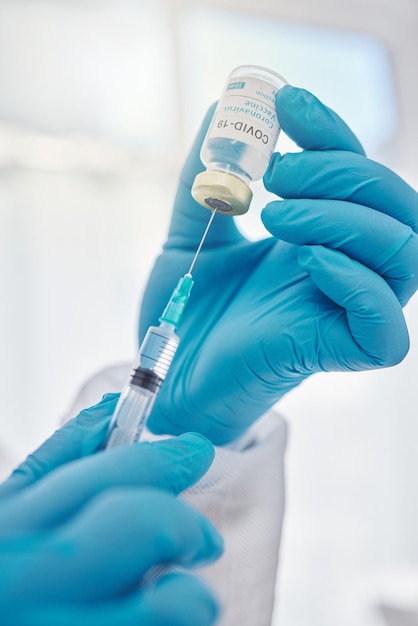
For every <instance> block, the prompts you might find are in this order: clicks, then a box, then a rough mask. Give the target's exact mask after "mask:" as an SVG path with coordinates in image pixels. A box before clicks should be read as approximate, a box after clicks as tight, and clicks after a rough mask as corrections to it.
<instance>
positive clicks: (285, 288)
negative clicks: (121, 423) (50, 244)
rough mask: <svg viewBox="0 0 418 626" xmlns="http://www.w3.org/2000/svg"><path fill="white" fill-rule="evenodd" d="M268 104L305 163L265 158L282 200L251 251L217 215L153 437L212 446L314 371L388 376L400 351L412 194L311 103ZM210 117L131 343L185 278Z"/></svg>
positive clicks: (202, 213)
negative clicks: (182, 436)
mask: <svg viewBox="0 0 418 626" xmlns="http://www.w3.org/2000/svg"><path fill="white" fill-rule="evenodd" d="M359 97H360V96H359ZM276 104H277V112H278V117H279V120H280V122H281V124H282V127H283V130H284V131H285V132H286V133H287V134H288V135H289V136H290V137H292V138H293V139H294V140H295V141H296V142H297V143H298V144H299V145H300V146H301V147H302V148H304V149H305V151H304V152H301V153H295V154H286V155H285V156H283V157H282V156H280V155H279V154H276V155H274V157H273V159H272V161H271V165H270V167H269V169H268V171H267V173H266V175H265V177H264V183H265V186H266V187H267V189H269V190H270V191H273V192H275V193H276V194H277V195H278V196H280V197H282V198H286V200H284V201H282V202H281V201H277V202H272V203H271V204H269V205H268V206H267V207H266V208H265V209H264V211H263V213H262V220H263V223H264V225H265V226H266V228H267V229H268V230H269V231H270V232H271V233H272V234H273V237H272V238H268V239H264V240H262V241H257V242H252V243H251V242H249V241H247V240H246V239H245V238H244V237H242V236H241V235H240V233H239V232H238V230H237V229H236V227H235V225H234V221H233V219H231V218H230V217H228V216H224V215H217V216H215V219H214V223H213V226H212V229H211V231H210V232H209V235H208V238H207V240H206V243H205V245H204V247H203V250H202V253H201V255H200V258H199V259H198V262H197V265H196V269H195V272H194V278H195V281H196V282H195V286H194V287H193V291H192V294H191V297H190V301H189V305H188V308H187V310H186V312H185V314H184V318H183V321H182V325H181V327H180V333H179V334H180V336H181V338H182V342H181V344H180V347H179V350H178V352H177V355H176V357H175V360H174V362H173V365H172V368H171V371H170V372H169V375H168V378H167V380H166V382H165V383H164V385H163V387H162V389H161V392H160V395H159V398H158V399H157V403H156V405H155V409H154V411H153V413H152V415H151V417H150V420H149V427H150V428H151V429H152V430H154V431H155V432H157V433H158V432H168V433H180V432H182V431H184V430H190V429H191V428H192V429H193V430H197V431H198V432H201V433H203V434H205V435H206V436H207V437H209V439H211V440H212V441H213V442H214V443H217V444H222V443H225V442H228V441H230V440H232V439H234V438H235V437H237V436H238V435H239V434H240V433H242V432H243V431H244V430H245V429H246V428H247V427H248V426H249V424H251V423H252V422H253V421H254V420H255V419H256V418H257V417H259V416H260V415H261V414H263V413H264V412H265V411H266V410H267V409H269V407H271V406H272V405H273V404H274V403H275V402H277V400H279V398H280V397H282V396H283V395H284V394H285V393H286V392H287V391H289V390H290V389H292V388H293V387H295V386H296V385H298V384H299V383H300V382H301V381H303V380H304V379H305V378H306V377H307V376H309V375H310V374H312V373H314V372H319V371H331V370H366V369H371V368H378V367H386V366H390V365H394V364H396V363H398V362H399V361H400V360H401V359H402V358H403V357H404V356H405V354H406V353H407V350H408V333H407V329H406V325H405V320H404V317H403V314H402V306H403V305H404V304H405V303H406V302H407V300H408V298H409V297H410V296H411V295H412V294H413V293H414V291H415V290H416V288H417V279H418V277H417V265H418V244H417V235H416V230H417V221H418V196H417V193H416V192H415V191H414V190H413V189H412V188H411V187H409V186H408V185H407V184H406V183H405V182H404V181H403V180H401V179H400V178H399V177H398V176H397V175H396V174H394V173H393V172H391V171H390V170H388V169H387V168H385V167H383V166H382V165H379V164H378V163H375V162H373V161H370V160H368V159H367V158H366V157H365V156H364V152H363V149H362V147H361V145H360V143H359V142H358V140H357V139H356V137H355V136H354V135H353V133H352V132H351V131H350V129H349V128H348V127H347V126H346V124H345V123H344V122H343V121H342V120H341V119H340V118H339V117H338V116H337V115H336V114H335V113H333V112H332V111H331V110H330V109H328V108H327V107H325V106H324V105H323V104H321V103H320V102H319V101H318V100H317V99H316V98H315V97H314V96H312V95H311V94H310V93H308V92H306V91H304V90H302V89H298V88H296V87H291V86H286V87H284V88H283V89H281V90H280V91H279V93H278V95H277V103H276ZM211 113H212V111H210V112H209V114H208V116H207V118H206V120H205V123H204V124H203V128H202V130H201V132H200V134H199V136H198V137H197V140H196V143H195V145H194V147H193V149H192V151H191V154H190V156H189V158H188V160H187V162H186V164H185V167H184V169H183V173H182V176H181V180H180V184H179V188H178V193H177V197H176V201H175V207H174V214H173V217H172V222H171V226H170V231H169V235H168V240H167V243H166V244H165V247H164V251H163V254H162V255H161V256H160V257H159V258H158V260H157V262H156V264H155V267H154V269H153V271H152V274H151V277H150V280H149V284H148V287H147V290H146V293H145V297H144V301H143V305H142V310H141V321H140V335H141V336H142V335H143V333H144V332H145V330H146V327H147V326H148V325H149V324H151V323H154V324H155V323H156V321H157V319H158V316H159V315H160V312H161V311H162V309H163V307H164V304H165V302H166V301H167V299H168V297H169V294H170V292H171V290H172V289H173V286H174V285H175V284H176V282H177V279H178V277H179V276H180V275H182V274H183V273H184V272H185V271H187V267H188V264H189V262H190V259H191V257H192V255H193V253H194V250H195V248H196V246H197V243H198V241H199V240H200V237H201V235H202V232H203V230H204V226H205V224H206V222H207V220H208V217H209V215H210V213H209V211H208V210H205V209H204V208H202V207H200V206H199V205H198V204H197V203H196V202H194V200H193V199H192V197H191V195H190V188H191V186H192V183H193V180H194V177H195V175H196V174H197V173H198V172H199V171H201V170H202V169H203V167H202V164H201V162H200V160H199V149H200V145H201V142H202V139H203V137H204V134H205V131H206V128H207V125H208V122H209V119H210V116H211ZM237 219H239V218H237Z"/></svg>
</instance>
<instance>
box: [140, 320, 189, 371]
mask: <svg viewBox="0 0 418 626" xmlns="http://www.w3.org/2000/svg"><path fill="white" fill-rule="evenodd" d="M179 342H180V339H179V337H178V335H176V333H175V331H174V328H173V326H172V325H171V324H165V323H161V324H160V326H150V327H149V328H148V331H147V334H146V335H145V337H144V340H143V342H142V344H141V347H140V349H139V354H138V358H137V362H136V363H135V368H136V367H138V366H140V367H141V368H145V369H149V370H152V371H153V372H155V373H156V374H157V375H158V376H159V377H160V378H161V379H162V380H164V379H165V377H166V376H167V373H168V370H169V369H170V365H171V362H172V360H173V358H174V355H175V354H176V350H177V347H178V345H179Z"/></svg>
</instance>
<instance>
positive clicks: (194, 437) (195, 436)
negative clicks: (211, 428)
mask: <svg viewBox="0 0 418 626" xmlns="http://www.w3.org/2000/svg"><path fill="white" fill-rule="evenodd" d="M177 439H181V440H182V441H186V442H191V443H192V445H197V447H200V448H201V447H206V448H213V446H212V444H211V442H210V441H209V439H208V438H207V437H205V436H204V435H201V434H200V433H195V432H187V433H182V434H181V435H179V436H178V438H177Z"/></svg>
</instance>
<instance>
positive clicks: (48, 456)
mask: <svg viewBox="0 0 418 626" xmlns="http://www.w3.org/2000/svg"><path fill="white" fill-rule="evenodd" d="M116 401H117V395H115V394H112V395H109V396H105V398H104V400H103V402H102V403H101V404H99V405H97V406H96V407H92V408H91V409H88V410H86V411H83V412H82V413H81V414H80V415H79V416H78V418H75V419H74V420H72V421H71V422H70V423H69V424H67V425H66V426H65V427H64V428H63V429H61V430H60V431H58V432H57V433H56V434H55V435H54V436H53V437H52V438H51V439H50V440H49V441H48V442H47V443H46V444H44V446H43V447H41V448H40V450H39V451H38V452H35V453H34V454H33V455H32V456H31V457H30V459H29V460H28V462H26V463H24V464H23V465H22V466H21V468H20V469H19V470H18V472H17V473H15V475H14V476H12V478H11V479H9V482H6V483H5V487H4V489H3V491H2V492H1V494H0V496H1V497H0V616H1V618H0V621H1V623H2V624H7V626H57V625H59V626H74V625H75V624H80V625H84V624H88V625H89V626H115V624H117V625H118V626H138V624H141V626H173V625H175V626H196V625H198V626H208V625H209V624H212V623H213V622H214V620H215V619H216V615H217V604H216V601H215V600H214V598H213V596H212V594H211V592H210V591H209V590H208V589H207V588H206V586H205V585H204V584H203V583H202V582H201V581H199V580H198V579H197V578H195V577H194V576H193V575H191V574H187V573H175V574H174V573H171V574H166V575H165V576H163V577H161V578H160V579H159V580H158V582H155V583H150V582H149V581H150V579H149V578H147V579H146V584H142V586H141V583H144V581H145V579H144V577H145V576H146V575H147V573H148V572H149V571H150V570H152V568H153V567H154V566H156V565H160V564H167V563H168V564H170V565H174V566H176V565H180V566H184V567H189V566H190V567H192V566H194V565H201V564H204V563H207V562H211V561H213V560H215V559H216V558H217V557H218V556H219V555H220V554H221V552H222V540H221V538H220V536H219V534H218V533H217V531H216V530H215V528H214V527H213V526H212V524H211V523H210V522H209V521H208V520H206V519H205V518H204V517H203V516H201V515H200V514H199V513H198V512H196V511H194V510H193V509H191V508H190V507H188V506H187V505H186V504H184V503H183V502H181V501H180V500H179V499H178V498H177V497H176V496H177V494H179V493H180V492H182V491H183V490H184V489H187V488H188V487H190V486H191V485H192V484H194V483H195V482H196V481H197V480H199V478H200V477H201V476H202V475H203V474H204V473H205V472H206V471H207V469H208V468H209V466H210V464H211V462H212V460H213V455H214V451H213V447H212V445H211V444H210V443H209V442H208V441H207V440H206V439H204V438H203V437H202V436H200V435H196V434H190V433H189V434H185V435H183V436H182V437H180V438H178V439H167V440H165V441H161V442H158V443H139V444H134V445H133V446H129V447H125V448H115V449H113V450H106V451H101V452H97V453H96V454H91V453H92V452H94V451H95V450H97V449H98V448H99V446H100V445H101V444H102V443H103V441H104V437H105V433H106V429H107V426H108V423H109V420H110V417H111V415H112V412H113V410H114V408H115V404H116ZM80 454H84V455H89V456H86V457H85V458H80V459H77V456H79V455H80ZM61 463H62V465H61Z"/></svg>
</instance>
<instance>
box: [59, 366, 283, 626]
mask: <svg viewBox="0 0 418 626" xmlns="http://www.w3.org/2000/svg"><path fill="white" fill-rule="evenodd" d="M129 370H130V366H128V365H126V366H125V365H121V366H116V367H113V368H109V369H108V370H105V371H103V372H101V373H99V374H98V375H96V376H95V377H94V378H92V379H90V381H88V382H87V383H86V384H85V385H84V386H83V388H82V389H81V391H80V394H79V395H78V396H77V398H76V400H75V402H74V404H73V407H72V409H71V411H70V412H69V415H68V417H71V416H73V415H75V414H76V413H78V412H79V411H80V410H81V409H83V408H85V407H86V406H89V405H92V404H95V403H96V402H98V401H99V400H100V398H101V397H102V396H103V394H104V393H107V392H112V391H120V390H121V389H122V387H123V385H124V382H125V380H126V378H127V376H128V374H129ZM285 447H286V423H285V421H284V420H283V419H282V418H281V417H280V416H279V415H277V414H276V413H274V412H269V413H267V414H266V415H264V416H263V417H262V418H261V419H259V420H257V422H256V423H255V424H254V425H253V426H252V427H251V428H250V429H249V430H248V431H247V432H246V433H245V435H244V436H242V437H241V438H240V439H239V440H238V441H236V442H234V444H233V445H231V446H226V447H217V448H216V456H215V461H214V463H213V464H212V467H211V468H210V470H209V472H208V473H207V474H206V475H205V476H204V477H203V478H202V480H201V481H200V482H199V483H198V484H197V485H195V486H194V487H192V488H191V489H189V490H188V491H187V492H185V494H184V495H183V497H184V499H185V500H186V501H187V502H188V503H189V504H190V505H191V506H193V507H195V508H196V509H198V510H199V511H201V512H202V513H204V514H205V515H206V516H207V517H209V518H210V519H211V520H212V521H213V523H214V524H215V526H216V527H217V528H218V530H219V531H220V533H221V535H222V536H223V538H224V540H225V553H224V555H223V556H222V558H221V559H220V560H219V561H217V562H216V563H214V564H213V565H211V566H209V567H206V568H204V569H201V570H198V574H199V575H200V576H201V577H202V578H203V579H204V580H206V581H207V582H208V583H209V584H210V586H211V587H212V589H214V590H215V592H216V593H217V595H218V597H219V598H220V600H221V604H222V607H223V614H222V617H221V619H220V620H219V625H218V626H255V625H257V626H270V624H271V617H272V611H273V604H274V589H275V583H276V573H277V565H278V554H279V544H280V534H281V526H282V519H283V511H284V467H283V466H284V453H285Z"/></svg>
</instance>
